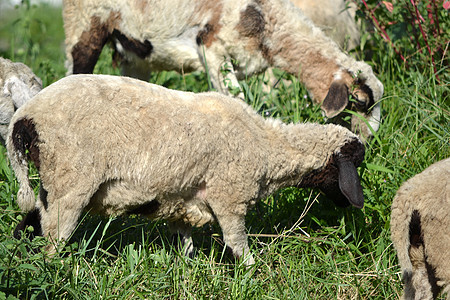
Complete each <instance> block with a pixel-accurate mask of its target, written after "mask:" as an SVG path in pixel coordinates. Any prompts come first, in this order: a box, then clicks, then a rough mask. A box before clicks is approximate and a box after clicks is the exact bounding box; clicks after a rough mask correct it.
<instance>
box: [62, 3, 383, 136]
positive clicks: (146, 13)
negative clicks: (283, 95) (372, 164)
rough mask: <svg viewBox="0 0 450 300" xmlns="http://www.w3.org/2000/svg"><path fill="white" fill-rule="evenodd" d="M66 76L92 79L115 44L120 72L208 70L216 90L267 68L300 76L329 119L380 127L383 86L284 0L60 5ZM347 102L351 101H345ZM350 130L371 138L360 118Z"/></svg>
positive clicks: (139, 74) (140, 75)
mask: <svg viewBox="0 0 450 300" xmlns="http://www.w3.org/2000/svg"><path fill="white" fill-rule="evenodd" d="M63 19H64V29H65V34H66V40H65V44H66V56H67V61H66V67H67V69H68V74H77V73H92V72H93V70H94V66H95V64H96V62H97V60H98V57H99V55H100V53H101V51H102V48H103V46H104V45H105V44H106V43H107V42H108V41H112V42H113V45H114V48H115V50H116V55H115V57H116V58H117V59H120V60H121V68H122V74H124V75H128V76H132V77H136V78H140V79H143V80H146V81H148V79H149V76H150V70H154V71H161V70H176V71H179V72H181V73H186V72H191V71H196V70H205V69H206V71H207V72H208V75H209V76H210V78H211V82H212V84H213V85H214V87H215V88H217V89H218V90H219V91H220V92H222V93H225V94H228V93H229V88H238V89H239V82H238V79H244V78H245V77H246V76H251V75H253V74H257V73H261V72H263V71H265V70H266V69H267V68H268V67H275V68H279V69H282V70H284V71H286V72H288V73H290V74H294V75H300V80H301V81H302V82H303V83H304V84H305V86H306V88H307V89H308V91H309V93H310V95H311V96H312V98H313V100H314V101H315V102H316V103H321V105H322V106H321V107H322V109H323V111H324V113H325V115H326V116H327V117H328V118H333V117H336V116H337V115H339V114H340V112H342V111H343V110H344V109H345V108H351V109H353V110H356V111H357V112H359V113H360V114H361V115H362V116H363V117H366V118H367V121H368V124H369V125H370V126H371V127H372V129H373V130H374V131H377V130H378V127H379V123H380V117H381V113H380V103H379V101H380V99H381V97H382V95H383V85H382V84H381V82H380V81H379V80H378V79H377V78H376V77H375V75H374V74H373V71H372V68H371V67H370V66H369V65H368V64H366V63H365V62H362V61H356V60H355V59H354V58H352V57H350V56H348V55H347V54H345V53H343V52H342V51H341V50H340V49H339V46H338V45H337V44H336V43H335V42H333V41H332V40H331V39H330V38H328V37H327V36H326V35H325V34H324V33H323V32H322V31H321V30H320V29H319V28H318V27H316V26H314V25H313V23H312V22H311V21H310V20H309V19H308V18H307V17H306V16H305V15H304V14H303V13H302V11H301V10H300V9H299V8H296V7H295V6H294V5H293V4H292V3H291V2H290V1H289V0H239V1H238V0H218V1H208V0H196V1H187V0H174V1H170V2H168V1H165V0H141V1H126V0H119V1H112V0H95V1H93V0H64V6H63ZM349 96H352V97H353V99H354V101H349ZM351 128H352V131H353V132H356V133H358V134H360V135H361V136H363V137H369V136H371V135H372V133H371V131H370V130H369V128H368V126H367V125H366V123H365V122H364V121H362V120H361V119H360V118H359V117H358V116H357V115H353V116H352V124H351Z"/></svg>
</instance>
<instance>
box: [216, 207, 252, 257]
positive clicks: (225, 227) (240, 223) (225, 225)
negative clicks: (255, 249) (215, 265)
mask: <svg viewBox="0 0 450 300" xmlns="http://www.w3.org/2000/svg"><path fill="white" fill-rule="evenodd" d="M216 217H217V221H218V222H219V225H220V228H221V229H222V234H223V239H224V241H225V244H226V245H227V246H228V247H230V249H231V251H233V255H234V257H236V258H238V259H244V264H245V265H247V266H250V265H253V264H254V263H255V260H254V259H253V255H252V254H251V253H250V249H249V247H248V237H247V233H246V230H245V215H244V216H243V215H233V214H225V215H220V216H219V215H216Z"/></svg>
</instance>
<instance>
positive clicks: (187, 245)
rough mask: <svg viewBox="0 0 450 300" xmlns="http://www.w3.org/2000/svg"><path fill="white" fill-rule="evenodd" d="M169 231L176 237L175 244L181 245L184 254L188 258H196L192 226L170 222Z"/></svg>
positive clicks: (179, 222)
mask: <svg viewBox="0 0 450 300" xmlns="http://www.w3.org/2000/svg"><path fill="white" fill-rule="evenodd" d="M168 224H169V230H170V231H171V232H172V233H173V234H174V235H175V239H174V243H180V244H178V245H177V246H181V247H182V250H183V254H184V256H186V257H189V258H193V257H194V254H195V253H194V243H193V242H192V228H191V226H190V225H188V224H186V223H184V222H181V221H176V222H169V223H168Z"/></svg>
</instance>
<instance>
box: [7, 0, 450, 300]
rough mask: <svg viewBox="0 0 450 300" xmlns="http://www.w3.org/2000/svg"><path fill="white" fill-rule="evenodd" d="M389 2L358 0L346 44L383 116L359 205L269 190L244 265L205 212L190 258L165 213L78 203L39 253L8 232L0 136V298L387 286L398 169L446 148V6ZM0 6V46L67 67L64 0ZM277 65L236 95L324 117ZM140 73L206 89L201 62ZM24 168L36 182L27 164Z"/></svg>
mask: <svg viewBox="0 0 450 300" xmlns="http://www.w3.org/2000/svg"><path fill="white" fill-rule="evenodd" d="M0 1H5V0H0ZM383 2H386V1H383ZM392 2H393V3H394V4H395V5H394V6H393V8H392V11H391V10H390V9H391V7H390V6H388V5H385V4H381V2H378V1H362V2H361V3H359V6H360V8H361V10H360V12H359V16H360V17H361V18H366V19H368V20H371V21H372V22H373V24H375V25H374V27H373V28H372V29H370V30H367V32H366V33H365V34H364V35H363V38H362V41H361V45H360V47H358V48H357V49H355V50H353V51H352V52H351V55H354V56H357V57H360V58H361V59H364V60H366V61H367V62H368V63H369V64H371V65H372V66H373V68H374V70H375V73H376V74H377V75H378V78H379V79H380V80H381V81H382V82H383V84H384V88H385V92H384V96H383V98H382V100H381V104H382V125H381V127H380V129H379V131H378V132H377V133H376V135H375V136H374V138H373V139H371V140H370V141H369V142H368V144H367V146H366V156H365V160H364V162H363V164H362V165H361V166H360V167H359V168H358V172H359V175H360V178H361V183H362V186H363V191H364V197H365V206H364V208H363V209H362V210H358V209H355V208H346V209H342V208H337V207H335V206H334V204H333V203H332V202H331V201H330V200H328V199H327V198H325V197H324V196H322V195H321V194H320V193H319V191H317V190H312V189H297V188H287V189H284V190H280V191H278V192H277V193H275V194H274V195H272V196H270V197H268V198H267V199H265V200H264V201H261V202H260V203H258V204H257V205H256V206H255V207H254V208H253V209H252V210H251V212H250V213H249V214H248V217H247V220H246V225H247V229H248V232H249V235H250V237H249V239H250V247H251V249H252V252H253V254H254V257H255V260H256V264H255V265H254V266H253V267H251V268H245V267H244V266H243V265H242V264H241V263H240V262H239V261H235V260H234V258H233V257H232V255H231V254H230V253H229V252H228V250H227V249H226V247H224V244H223V241H222V238H221V233H220V229H219V228H218V226H216V225H208V226H205V227H203V228H199V229H196V230H194V233H193V235H194V244H195V246H196V247H197V251H196V257H195V258H193V259H189V258H186V257H184V256H183V255H182V254H181V253H180V252H179V251H178V250H177V248H176V247H174V246H172V245H173V243H172V241H171V236H170V234H169V232H168V229H167V226H166V224H165V222H163V221H159V222H150V221H148V220H146V219H143V218H140V217H138V216H127V217H115V218H109V219H108V218H102V217H98V216H91V215H85V216H84V217H83V219H82V220H81V222H80V225H79V226H78V227H77V230H76V232H75V233H74V234H73V237H72V238H71V239H70V240H69V241H68V243H67V244H66V246H65V248H64V249H63V251H62V252H61V253H59V254H58V255H56V256H54V257H48V256H47V255H46V254H45V253H42V252H40V251H35V252H33V251H30V249H34V248H37V247H40V246H43V245H45V244H46V243H47V242H48V241H46V240H45V239H44V238H35V239H34V240H28V239H26V238H23V239H22V240H15V239H14V238H13V237H12V235H13V230H14V228H15V226H16V225H17V223H18V222H20V220H21V219H22V217H23V214H22V213H21V212H20V210H19V208H18V206H17V203H16V202H15V198H16V193H17V190H18V184H17V181H16V179H15V177H14V174H13V173H12V170H11V169H10V167H9V162H8V159H7V157H6V153H5V149H4V148H3V147H0V152H1V155H0V211H1V213H0V300H2V299H397V298H398V297H399V296H400V295H401V289H402V285H401V274H400V268H399V266H398V262H397V258H396V255H395V251H394V249H393V246H392V242H391V240H390V231H389V220H390V206H391V203H392V199H393V197H394V195H395V192H396V191H397V189H398V188H399V186H400V185H401V183H402V182H404V181H405V180H407V179H408V178H410V177H412V176H413V175H415V174H417V173H419V172H421V171H422V170H424V169H425V168H426V167H428V166H429V165H431V164H432V163H434V162H436V161H438V160H441V159H444V158H446V157H449V156H450V97H449V79H450V76H449V69H448V67H449V55H448V50H449V49H448V46H449V40H450V22H449V20H450V18H449V17H448V12H449V10H448V8H447V9H446V8H445V5H444V3H447V2H444V1H442V0H441V1H433V0H429V1H425V0H423V1H416V2H411V3H415V4H411V3H410V2H409V1H392ZM427 4H432V5H435V8H436V9H435V10H434V11H432V10H430V9H429V7H427ZM0 8H1V10H0V56H3V57H6V58H9V59H11V60H14V61H21V62H24V63H25V64H27V65H28V66H30V67H31V68H32V69H33V71H34V72H35V73H36V74H37V75H38V76H39V77H40V78H41V79H42V81H43V84H44V86H48V85H49V84H51V83H53V82H55V81H56V80H58V79H60V78H62V77H64V75H65V71H66V70H65V68H64V59H65V58H64V32H63V28H62V18H61V9H60V8H57V7H52V6H49V5H47V4H30V2H29V1H23V2H22V4H20V5H17V6H15V7H10V8H6V6H2V5H0ZM416 8H417V12H416V11H415V9H416ZM430 11H431V13H430ZM417 13H420V14H421V15H418V14H417ZM433 13H434V14H433ZM422 16H423V17H422ZM421 17H422V19H423V20H422V19H420V18H421ZM418 19H419V20H420V21H419V22H416V20H418ZM437 21H438V22H437ZM437 23H438V24H439V25H436V24H437ZM111 52H112V51H111V50H109V49H105V50H104V51H103V53H102V55H101V59H100V61H99V63H98V64H97V66H96V69H95V73H105V74H115V75H118V74H119V70H118V69H116V68H113V67H112V63H111V60H112V58H111ZM276 74H278V75H279V76H281V77H283V78H284V79H288V80H287V81H280V82H279V84H278V85H277V86H275V87H272V88H271V90H270V91H269V92H267V91H266V90H264V89H263V83H265V82H267V78H265V77H264V75H260V76H257V77H252V78H248V79H247V80H245V81H242V82H241V84H242V86H243V88H244V92H245V96H246V101H247V102H248V103H249V104H250V105H252V106H253V107H254V108H255V110H257V111H258V112H259V113H261V114H262V115H264V116H267V117H269V116H270V117H274V118H278V119H281V120H282V121H284V122H286V123H289V122H318V123H325V121H326V120H324V118H323V116H322V114H321V111H320V108H319V107H317V106H314V105H312V101H311V100H310V98H309V97H308V94H307V92H306V90H305V88H304V87H303V86H302V85H301V84H300V83H299V82H298V80H297V79H296V77H295V76H290V75H286V74H283V73H282V72H276ZM150 82H152V83H156V84H160V85H163V86H166V87H169V88H173V89H178V90H187V91H194V92H202V91H207V90H208V80H207V78H206V75H205V74H203V73H194V74H187V75H180V74H177V73H174V72H161V73H154V74H152V77H151V80H150ZM30 177H31V178H32V181H33V184H34V186H35V187H36V192H37V189H38V185H39V178H38V176H37V173H36V170H35V169H34V170H33V171H32V173H31V174H30ZM443 180H449V179H445V178H443Z"/></svg>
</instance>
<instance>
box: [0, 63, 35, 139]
mask: <svg viewBox="0 0 450 300" xmlns="http://www.w3.org/2000/svg"><path fill="white" fill-rule="evenodd" d="M0 88H1V91H0V142H1V144H2V145H3V146H4V145H5V141H6V135H7V132H8V125H9V122H10V121H11V118H12V115H13V114H14V112H15V111H16V109H17V108H19V107H20V106H22V105H23V104H24V103H25V102H27V101H28V100H30V99H31V98H32V97H33V96H34V95H36V94H37V93H38V92H39V91H40V90H41V89H42V81H41V79H40V78H39V77H37V76H36V75H35V74H34V73H33V71H31V69H30V68H29V67H27V66H26V65H24V64H23V63H17V62H16V63H15V62H12V61H10V60H9V59H6V58H3V57H0Z"/></svg>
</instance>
